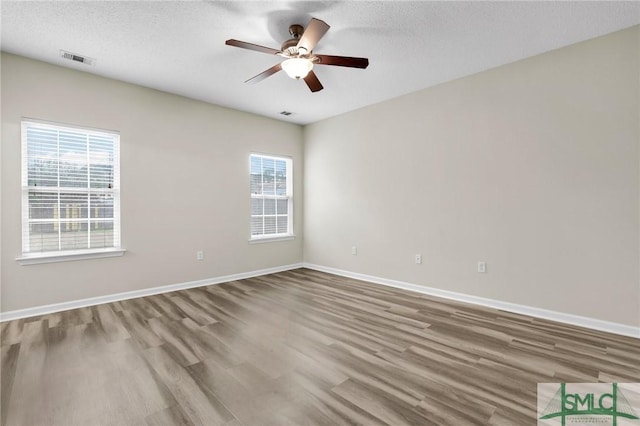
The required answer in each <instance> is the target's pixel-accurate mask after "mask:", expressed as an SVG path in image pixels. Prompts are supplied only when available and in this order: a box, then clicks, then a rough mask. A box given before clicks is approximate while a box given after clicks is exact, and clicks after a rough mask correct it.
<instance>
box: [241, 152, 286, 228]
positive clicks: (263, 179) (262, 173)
mask: <svg viewBox="0 0 640 426" xmlns="http://www.w3.org/2000/svg"><path fill="white" fill-rule="evenodd" d="M250 167H251V239H252V240H259V239H268V238H280V237H291V236H293V220H292V217H293V206H292V202H291V194H292V185H291V183H292V182H291V181H292V178H291V159H290V158H284V157H272V156H268V155H258V154H252V155H251V166H250Z"/></svg>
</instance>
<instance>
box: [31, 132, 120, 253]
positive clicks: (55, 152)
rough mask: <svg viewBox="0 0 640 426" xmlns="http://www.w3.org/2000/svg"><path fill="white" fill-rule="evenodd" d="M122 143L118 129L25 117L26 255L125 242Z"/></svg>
mask: <svg viewBox="0 0 640 426" xmlns="http://www.w3.org/2000/svg"><path fill="white" fill-rule="evenodd" d="M119 144H120V136H119V135H118V134H117V133H111V132H104V131H94V130H87V129H82V128H72V127H63V126H59V125H53V124H48V123H43V122H36V121H23V122H22V251H23V256H25V257H24V258H27V257H29V256H31V257H33V256H36V257H37V256H43V255H51V256H56V255H65V254H71V253H76V254H78V253H79V252H80V253H83V252H84V253H90V252H107V251H113V250H114V249H119V248H120V176H119V172H120V170H119ZM24 258H23V259H24ZM19 260H21V259H19Z"/></svg>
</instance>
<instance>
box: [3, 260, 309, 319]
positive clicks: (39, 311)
mask: <svg viewBox="0 0 640 426" xmlns="http://www.w3.org/2000/svg"><path fill="white" fill-rule="evenodd" d="M298 268H302V263H294V264H291V265H284V266H276V267H274V268H267V269H260V270H257V271H251V272H243V273H240V274H233V275H224V276H221V277H215V278H207V279H204V280H198V281H189V282H185V283H179V284H170V285H164V286H160V287H152V288H145V289H141V290H134V291H127V292H124V293H116V294H109V295H106V296H98V297H90V298H88V299H81V300H72V301H70V302H62V303H54V304H52V305H44V306H36V307H33V308H26V309H18V310H15V311H7V312H0V322H3V321H11V320H16V319H20V318H28V317H34V316H38V315H45V314H51V313H54V312H61V311H68V310H69V309H77V308H84V307H87V306H95V305H101V304H103V303H111V302H117V301H119V300H127V299H135V298H138V297H144V296H151V295H154V294H160V293H168V292H171V291H176V290H185V289H188V288H194V287H202V286H205V285H213V284H222V283H226V282H229V281H236V280H243V279H246V278H253V277H259V276H260V275H268V274H275V273H276V272H283V271H289V270H291V269H298Z"/></svg>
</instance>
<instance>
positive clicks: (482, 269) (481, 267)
mask: <svg viewBox="0 0 640 426" xmlns="http://www.w3.org/2000/svg"><path fill="white" fill-rule="evenodd" d="M478 272H480V273H481V274H484V273H486V272H487V262H482V261H480V262H478Z"/></svg>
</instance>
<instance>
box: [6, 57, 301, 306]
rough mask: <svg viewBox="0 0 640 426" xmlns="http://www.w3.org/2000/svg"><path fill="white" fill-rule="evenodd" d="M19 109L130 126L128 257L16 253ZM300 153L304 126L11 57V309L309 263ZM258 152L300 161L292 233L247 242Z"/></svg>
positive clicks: (125, 156) (124, 171) (124, 136)
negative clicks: (33, 261) (44, 257)
mask: <svg viewBox="0 0 640 426" xmlns="http://www.w3.org/2000/svg"><path fill="white" fill-rule="evenodd" d="M21 117H29V118H37V119H43V120H49V121H56V122H61V123H69V124H76V125H82V126H89V127H95V128H101V129H111V130H118V131H120V134H121V140H120V144H121V148H120V149H121V192H122V195H121V197H122V198H121V204H122V207H121V213H122V243H123V246H124V247H125V248H126V249H127V253H126V254H125V255H124V256H123V257H119V258H109V259H95V260H84V261H73V262H62V263H54V264H40V265H30V266H20V265H19V264H18V263H17V262H16V261H15V258H16V257H17V256H19V255H20V252H21V222H20V211H21V210H20V209H21V207H20V203H21V193H20V119H21ZM302 150H303V146H302V129H301V127H299V126H295V125H291V124H286V123H283V122H279V121H275V120H271V119H267V118H261V117H258V116H255V115H251V114H246V113H241V112H237V111H232V110H229V109H225V108H221V107H217V106H213V105H209V104H205V103H202V102H197V101H193V100H189V99H186V98H182V97H179V96H174V95H170V94H167V93H162V92H158V91H154V90H150V89H146V88H142V87H138V86H134V85H130V84H125V83H121V82H117V81H114V80H109V79H104V78H100V77H97V76H95V75H91V74H88V73H83V72H77V71H72V70H69V69H66V68H61V67H57V66H53V65H49V64H45V63H42V62H36V61H32V60H29V59H25V58H22V57H18V56H13V55H9V54H4V53H3V54H2V157H1V160H2V164H1V171H2V183H1V185H2V188H1V194H2V230H1V232H2V248H1V255H2V272H1V273H2V275H1V279H2V283H1V285H2V308H1V309H2V311H4V312H6V311H11V310H16V309H22V308H27V307H35V306H40V305H45V304H50V303H59V302H64V301H72V300H77V299H82V298H87V297H93V296H102V295H108V294H113V293H118V292H125V291H132V290H138V289H144V288H148V287H156V286H161V285H167V284H176V283H182V282H187V281H193V280H200V279H206V278H210V277H217V276H223V275H228V274H235V273H242V272H249V271H253V270H258V269H263V268H269V267H275V266H281V265H287V264H292V263H296V262H300V261H301V260H302V232H301V231H302V169H303V156H302ZM251 151H257V152H264V153H272V154H279V155H286V156H291V157H293V161H294V206H295V207H294V209H295V210H294V214H295V222H294V225H295V232H296V233H297V234H298V238H296V239H295V240H293V241H286V242H277V243H264V244H249V243H248V238H249V215H250V209H249V166H248V165H249V153H250V152H251ZM196 250H204V251H205V260H204V261H196V257H195V254H196Z"/></svg>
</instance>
